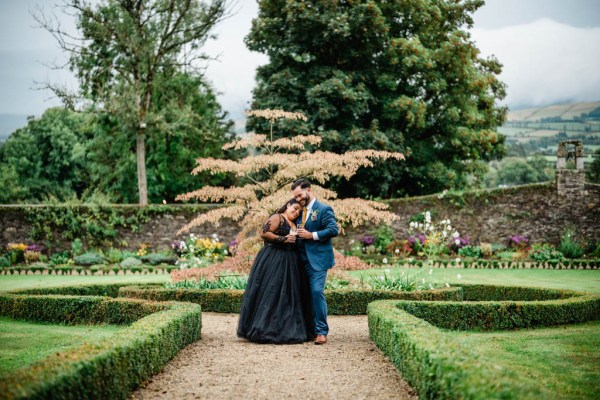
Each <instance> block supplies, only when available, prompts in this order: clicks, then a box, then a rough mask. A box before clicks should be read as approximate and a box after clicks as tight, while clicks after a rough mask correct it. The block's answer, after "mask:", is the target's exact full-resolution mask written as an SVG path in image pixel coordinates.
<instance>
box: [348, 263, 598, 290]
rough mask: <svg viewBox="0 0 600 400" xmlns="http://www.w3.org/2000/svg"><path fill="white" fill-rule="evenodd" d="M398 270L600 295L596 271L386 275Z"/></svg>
mask: <svg viewBox="0 0 600 400" xmlns="http://www.w3.org/2000/svg"><path fill="white" fill-rule="evenodd" d="M384 271H386V270H385V269H371V270H367V271H352V272H351V273H350V274H351V275H353V276H355V277H357V278H359V277H360V275H361V274H363V273H368V274H383V272H384ZM401 272H406V273H409V274H418V276H419V279H420V278H425V279H426V280H428V281H430V282H432V283H446V282H447V283H449V284H456V283H478V284H489V285H507V286H534V287H543V288H551V289H568V290H577V291H581V292H589V293H596V294H600V271H599V270H547V269H461V268H456V269H454V268H448V269H445V268H434V269H433V270H432V273H431V275H429V273H428V272H429V270H427V269H418V268H391V269H389V272H388V275H390V274H394V275H398V274H400V273H401Z"/></svg>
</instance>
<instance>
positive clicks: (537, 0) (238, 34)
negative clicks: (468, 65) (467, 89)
mask: <svg viewBox="0 0 600 400" xmlns="http://www.w3.org/2000/svg"><path fill="white" fill-rule="evenodd" d="M55 3H57V0H0V93H1V96H0V114H30V115H40V114H41V113H42V112H43V111H44V110H45V109H46V108H48V107H51V106H53V105H57V104H58V101H57V100H56V99H52V98H51V97H52V96H51V93H49V92H44V91H36V90H33V87H34V86H35V83H34V82H35V81H47V80H50V81H64V82H67V83H68V84H70V85H71V86H73V85H74V81H73V80H72V79H69V77H68V75H65V74H57V73H56V72H53V71H50V70H49V69H48V68H47V67H46V66H44V65H43V64H42V63H43V62H46V63H47V62H52V61H57V60H60V59H61V52H60V50H59V49H58V47H57V45H56V43H55V42H54V41H53V39H52V37H50V35H49V34H48V33H47V32H45V31H43V30H41V29H39V28H35V21H34V20H33V18H32V17H31V15H30V13H29V10H30V9H32V8H34V7H35V6H36V5H39V6H41V7H43V8H44V9H45V10H49V9H50V6H51V5H52V4H55ZM236 11H237V14H236V15H234V16H233V17H231V18H229V19H228V20H226V21H224V22H223V23H221V24H220V25H219V26H218V27H217V29H216V33H217V34H218V35H219V39H218V40H217V41H214V42H211V43H209V44H208V45H207V47H206V48H205V51H206V52H207V53H209V54H211V55H220V60H219V61H218V62H213V63H212V64H211V65H210V66H209V68H208V70H207V74H208V77H209V78H210V79H211V81H212V82H213V85H214V87H215V88H216V89H217V91H218V92H220V93H221V94H220V96H219V99H220V101H221V104H222V105H223V107H224V108H225V109H226V110H228V111H230V112H231V113H232V115H233V116H237V115H239V114H240V113H241V112H242V111H243V110H244V109H245V108H247V106H248V104H249V100H250V97H251V89H252V87H253V85H254V72H255V69H256V66H258V65H260V64H262V63H266V62H267V58H266V56H264V55H262V54H257V53H251V52H250V51H248V50H247V49H246V48H245V46H244V43H243V38H244V36H245V35H246V34H247V33H248V31H249V29H250V23H251V20H252V18H254V17H255V16H256V14H257V4H256V1H255V0H238V1H237V7H236ZM474 17H475V27H474V29H473V30H472V32H471V33H472V37H473V39H474V40H475V42H476V43H477V45H478V47H479V48H480V49H481V51H482V54H483V55H484V56H488V55H495V56H496V57H497V58H498V59H499V60H500V62H501V63H502V64H503V65H504V69H503V73H502V75H501V79H502V80H503V81H504V82H505V83H506V84H507V85H508V96H507V98H506V99H505V102H504V103H505V104H508V105H509V107H511V108H512V109H517V108H522V107H525V106H537V105H547V104H554V103H558V102H567V101H568V102H570V101H598V100H600V67H599V66H600V50H599V49H600V0H488V1H486V5H484V6H483V7H482V8H481V9H480V10H479V11H477V13H476V14H475V16H474Z"/></svg>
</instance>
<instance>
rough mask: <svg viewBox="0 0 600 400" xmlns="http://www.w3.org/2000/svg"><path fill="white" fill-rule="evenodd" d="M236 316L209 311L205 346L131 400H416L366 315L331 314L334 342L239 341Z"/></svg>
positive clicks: (190, 350) (183, 355)
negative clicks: (373, 337)
mask: <svg viewBox="0 0 600 400" xmlns="http://www.w3.org/2000/svg"><path fill="white" fill-rule="evenodd" d="M237 319H238V315H237V314H216V313H202V340H200V341H198V342H196V343H193V344H191V345H190V346H188V347H187V348H185V349H183V350H182V351H181V352H180V353H179V354H178V355H177V356H176V357H175V358H174V359H173V360H172V361H171V362H170V363H169V364H167V365H166V366H165V368H164V369H163V371H162V372H160V373H159V374H157V375H156V376H154V377H153V378H152V379H151V380H150V381H148V382H146V384H145V385H144V387H142V388H141V389H140V390H138V391H137V392H135V393H133V395H132V396H131V398H132V399H173V398H176V399H235V398H247V399H273V398H287V399H416V398H417V396H416V395H415V394H414V391H413V389H412V388H411V387H410V386H409V385H408V384H407V383H406V382H405V381H403V380H402V379H401V378H400V376H399V374H398V372H397V371H396V369H395V368H394V366H393V365H392V364H391V363H390V362H389V361H388V360H387V359H386V358H385V356H384V355H383V353H381V352H380V351H379V349H377V348H376V347H375V345H374V344H373V343H372V342H371V341H370V340H369V334H368V327H367V317H366V316H329V317H328V319H329V326H330V331H331V334H330V335H329V337H328V339H329V343H327V344H326V345H324V346H315V345H314V344H313V343H312V342H311V343H305V344H296V345H264V344H262V345H259V344H254V343H251V342H248V341H246V340H243V339H239V338H238V337H237V336H236V334H235V332H236V328H237Z"/></svg>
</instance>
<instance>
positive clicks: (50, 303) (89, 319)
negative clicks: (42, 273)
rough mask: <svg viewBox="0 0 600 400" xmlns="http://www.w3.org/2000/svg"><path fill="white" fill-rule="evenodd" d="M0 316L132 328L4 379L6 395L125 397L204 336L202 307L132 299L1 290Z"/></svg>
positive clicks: (0, 387)
mask: <svg viewBox="0 0 600 400" xmlns="http://www.w3.org/2000/svg"><path fill="white" fill-rule="evenodd" d="M0 315H3V316H8V317H12V318H25V319H28V320H33V321H37V322H63V323H65V322H66V323H70V324H73V323H113V324H114V323H118V324H122V323H125V324H128V323H131V322H133V321H135V322H133V323H132V324H131V326H130V327H129V328H127V329H125V330H123V331H121V332H120V333H119V336H118V338H114V337H112V338H106V339H104V340H101V341H99V342H96V343H89V344H84V345H82V346H79V347H77V348H75V349H71V350H69V351H68V352H64V353H56V354H54V355H52V356H50V357H48V358H46V359H44V360H41V361H38V362H36V363H34V364H33V365H31V366H30V367H24V368H21V369H18V370H16V371H15V372H14V373H11V374H10V375H8V376H5V377H3V378H0V393H1V397H2V398H3V399H17V398H39V399H41V398H43V399H126V398H127V397H128V396H129V394H130V393H131V391H133V390H135V389H136V388H137V387H139V385H140V384H141V383H142V382H143V381H145V380H147V379H149V378H150V377H151V376H153V375H154V374H156V373H157V372H159V371H160V370H161V369H162V368H163V366H164V365H165V364H166V363H167V362H168V361H169V360H170V359H172V358H173V357H174V356H175V355H176V354H177V353H178V352H179V350H180V349H182V348H183V347H185V346H187V345H188V344H190V343H192V342H194V341H196V340H198V339H199V338H200V329H201V318H202V316H201V308H200V307H199V306H198V305H196V304H189V303H153V302H148V301H141V300H132V299H111V298H107V297H73V296H27V295H14V294H8V293H2V294H0Z"/></svg>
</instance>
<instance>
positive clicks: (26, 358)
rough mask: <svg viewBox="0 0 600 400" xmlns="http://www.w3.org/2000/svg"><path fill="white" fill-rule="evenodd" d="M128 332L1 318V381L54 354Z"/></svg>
mask: <svg viewBox="0 0 600 400" xmlns="http://www.w3.org/2000/svg"><path fill="white" fill-rule="evenodd" d="M125 328H127V327H126V326H113V325H77V326H65V325H49V324H37V323H32V322H26V321H15V320H12V319H10V318H5V317H0V377H2V376H3V375H5V374H8V373H10V372H11V371H13V370H15V369H17V368H20V367H24V366H27V365H30V364H32V363H34V362H36V361H39V360H42V359H44V358H46V357H48V356H49V355H51V354H54V353H57V352H64V351H68V350H69V349H71V348H74V347H76V346H79V345H81V344H84V343H86V342H87V343H93V342H96V341H98V340H100V339H104V338H106V337H109V336H111V335H115V334H118V332H119V331H120V330H122V329H125ZM0 397H1V396H0Z"/></svg>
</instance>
